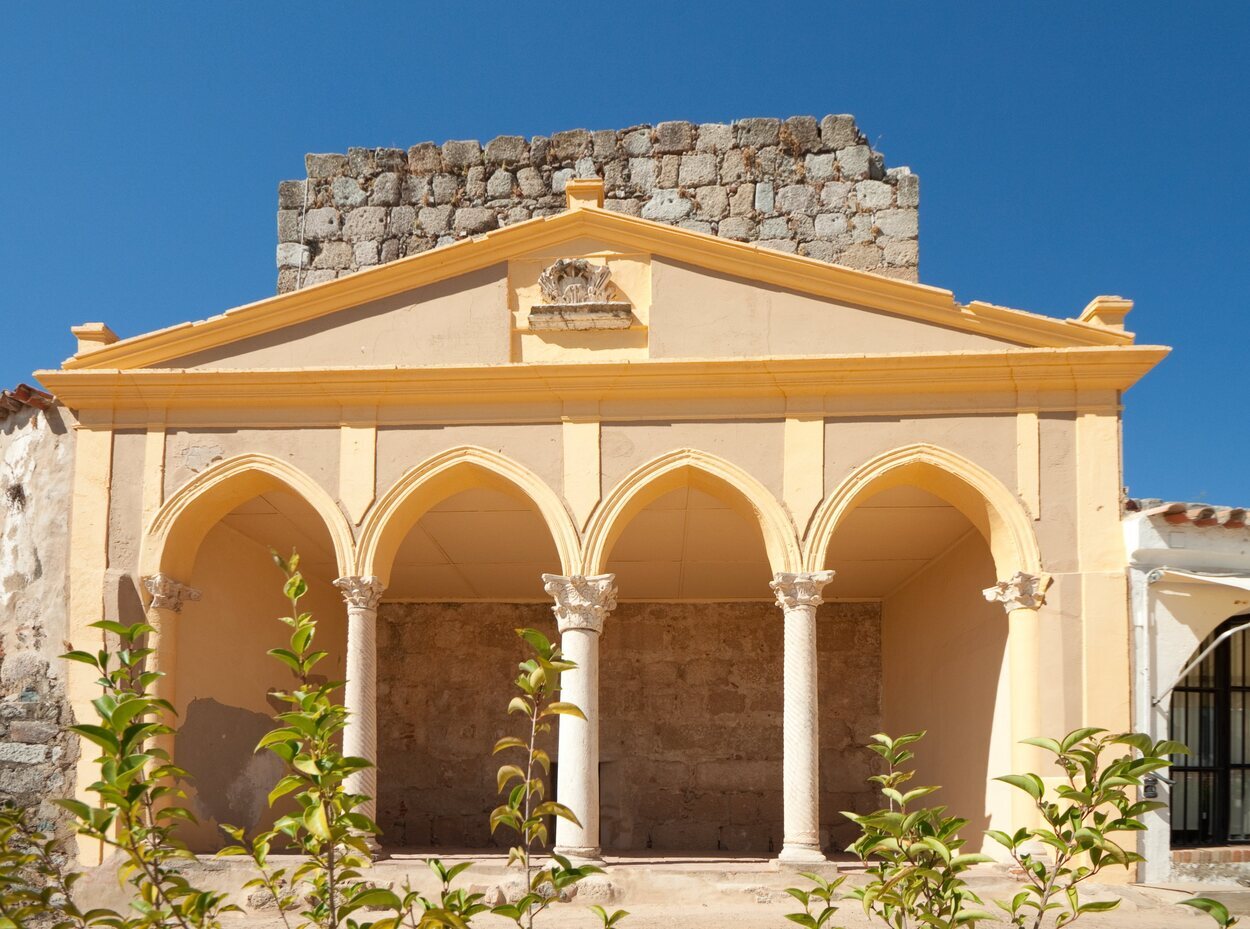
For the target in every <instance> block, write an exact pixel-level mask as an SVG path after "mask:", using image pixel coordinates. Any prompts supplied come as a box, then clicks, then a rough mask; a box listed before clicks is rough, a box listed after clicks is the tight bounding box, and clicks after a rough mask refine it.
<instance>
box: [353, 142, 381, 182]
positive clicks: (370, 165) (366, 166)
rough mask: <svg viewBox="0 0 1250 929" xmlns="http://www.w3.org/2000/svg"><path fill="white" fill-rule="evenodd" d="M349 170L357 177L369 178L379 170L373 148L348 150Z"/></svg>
mask: <svg viewBox="0 0 1250 929" xmlns="http://www.w3.org/2000/svg"><path fill="white" fill-rule="evenodd" d="M347 170H348V171H350V172H351V173H352V174H354V175H355V176H356V177H368V176H369V175H371V174H375V173H376V172H377V170H378V167H377V160H376V159H375V158H374V150H373V149H371V148H349V149H348V150H347Z"/></svg>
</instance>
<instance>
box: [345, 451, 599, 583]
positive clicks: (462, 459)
mask: <svg viewBox="0 0 1250 929" xmlns="http://www.w3.org/2000/svg"><path fill="white" fill-rule="evenodd" d="M500 483H503V484H505V485H509V486H510V488H511V489H512V490H514V491H516V490H519V491H520V492H521V493H522V494H523V495H524V496H525V497H526V498H527V499H528V500H529V501H530V502H531V503H533V504H534V507H535V508H536V509H537V510H538V512H539V515H540V516H542V518H543V521H544V522H545V523H546V524H547V529H548V530H549V531H550V532H551V538H552V541H553V542H554V543H555V546H556V551H557V553H558V554H559V556H560V565H561V570H562V571H563V572H564V573H566V574H570V573H574V572H575V570H576V566H577V564H578V563H579V561H580V559H579V545H578V537H577V529H576V528H575V527H574V525H573V519H572V517H571V516H570V515H569V512H568V510H567V509H565V506H564V504H563V503H562V502H561V501H560V498H559V497H558V496H557V495H556V493H555V491H553V490H552V489H551V488H550V487H549V486H548V485H547V484H546V483H545V482H544V481H543V480H542V478H540V477H539V476H538V475H537V474H535V473H534V472H533V471H530V470H529V469H528V468H526V467H524V466H523V465H520V464H518V463H517V462H515V461H513V460H512V459H511V458H507V457H506V456H504V455H501V454H499V453H498V452H493V451H491V450H490V449H486V448H480V447H478V446H475V445H464V446H460V447H459V448H453V449H449V450H447V451H445V452H440V453H439V454H437V455H435V456H433V457H432V458H428V459H426V460H425V461H424V462H422V463H421V464H419V465H417V466H416V467H415V468H412V469H410V470H409V471H407V472H406V473H405V474H404V475H403V477H401V478H400V479H399V480H398V481H396V482H395V484H394V486H393V487H391V488H390V489H389V490H387V492H386V493H385V494H383V495H382V498H381V499H380V500H378V503H377V505H376V506H374V508H373V510H372V511H371V512H370V513H369V515H368V516H367V517H366V519H365V523H364V526H363V527H362V528H361V531H360V545H359V555H358V558H357V564H358V566H359V573H360V574H362V575H365V576H369V575H376V576H377V577H379V578H381V579H382V582H383V583H387V582H389V580H390V573H391V568H392V566H393V564H394V561H395V555H396V553H397V552H398V551H399V546H400V544H401V543H402V542H403V541H404V538H405V537H406V536H407V535H408V533H409V531H411V529H412V527H413V526H414V525H416V523H417V520H419V519H420V518H421V517H422V516H423V515H424V514H425V512H426V511H427V510H429V509H430V507H432V506H434V505H436V504H438V503H440V502H441V501H443V500H445V499H447V498H448V497H451V496H453V495H454V494H457V493H460V492H461V491H463V490H469V489H471V488H474V487H489V486H491V485H496V486H498V485H499V484H500Z"/></svg>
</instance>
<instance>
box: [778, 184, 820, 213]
mask: <svg viewBox="0 0 1250 929" xmlns="http://www.w3.org/2000/svg"><path fill="white" fill-rule="evenodd" d="M815 209H816V193H815V191H813V190H812V188H810V187H808V186H807V185H806V184H790V185H788V186H786V187H783V188H781V190H779V191H777V210H778V211H779V212H782V213H806V212H810V211H814V210H815Z"/></svg>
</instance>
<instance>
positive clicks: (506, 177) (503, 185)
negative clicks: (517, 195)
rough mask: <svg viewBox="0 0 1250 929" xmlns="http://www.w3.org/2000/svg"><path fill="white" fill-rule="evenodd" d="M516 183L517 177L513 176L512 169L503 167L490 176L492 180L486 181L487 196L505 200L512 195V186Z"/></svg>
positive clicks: (492, 198)
mask: <svg viewBox="0 0 1250 929" xmlns="http://www.w3.org/2000/svg"><path fill="white" fill-rule="evenodd" d="M515 183H516V178H514V177H513V176H512V172H511V171H505V170H503V169H502V168H501V169H499V170H498V171H496V172H495V173H494V174H492V175H491V176H490V180H488V181H487V182H486V196H487V197H488V198H490V199H491V200H503V199H505V198H507V197H511V196H512V186H513V185H514V184H515Z"/></svg>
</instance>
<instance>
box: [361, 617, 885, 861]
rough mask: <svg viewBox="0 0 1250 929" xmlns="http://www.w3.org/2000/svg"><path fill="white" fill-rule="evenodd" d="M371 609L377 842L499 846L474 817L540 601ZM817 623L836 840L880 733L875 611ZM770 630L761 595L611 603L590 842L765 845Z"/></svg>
mask: <svg viewBox="0 0 1250 929" xmlns="http://www.w3.org/2000/svg"><path fill="white" fill-rule="evenodd" d="M378 617H379V640H378V653H379V656H380V673H379V681H378V728H379V768H380V770H379V794H380V798H379V799H380V803H379V810H378V813H379V820H380V823H381V825H382V827H383V830H384V831H385V835H384V836H383V844H384V845H388V846H393V847H394V846H404V845H407V846H410V847H413V846H443V847H476V848H485V847H490V846H492V844H506V842H507V839H506V837H503V836H500V837H498V838H496V839H494V840H492V838H491V837H490V834H489V828H488V825H487V817H488V816H489V812H490V810H491V809H492V808H493V807H494V806H495V805H496V804H497V803H498V800H497V798H496V794H495V770H496V768H497V767H498V764H499V759H497V758H492V757H490V756H489V751H490V748H491V746H492V745H493V744H494V742H495V740H496V739H498V738H499V737H500V736H502V735H504V734H507V733H510V732H512V728H510V725H509V722H510V721H509V720H508V718H507V717H506V716H505V708H506V706H507V703H508V700H509V699H510V697H511V680H512V678H513V677H514V676H515V674H516V664H517V662H518V661H519V660H520V659H521V657H522V656H523V648H522V646H521V645H520V643H519V642H518V641H517V639H516V636H515V634H514V633H513V630H514V629H516V628H519V627H522V626H534V627H536V628H539V629H542V630H544V631H545V632H547V633H548V634H550V635H552V636H554V635H556V631H555V622H554V620H553V618H552V616H551V611H550V608H549V607H547V606H545V605H543V604H532V605H530V604H524V605H522V604H483V603H479V604H388V603H384V604H382V606H381V608H380V610H379V614H378ZM818 623H819V649H820V660H821V669H820V670H821V695H820V698H821V716H822V730H821V755H822V798H821V801H822V811H823V813H822V819H823V820H824V822H825V823H826V824H827V827H828V828H827V829H826V830H825V833H826V839H827V841H829V842H832V843H834V844H838V843H840V844H842V845H845V844H846V843H845V841H844V839H845V838H846V836H847V835H849V831H848V830H847V829H846V827H844V826H842V825H841V823H840V820H841V817H840V816H839V815H838V811H839V810H846V809H866V808H868V807H869V806H870V804H871V791H870V790H869V789H868V787H867V785H866V784H865V778H866V777H867V776H868V775H869V774H871V773H874V769H873V768H872V762H871V758H873V757H875V756H871V755H869V754H868V753H867V752H866V751H864V750H862V749H861V748H860V747H859V746H861V745H862V744H863V743H864V742H866V741H867V739H868V737H869V736H870V735H871V734H872V733H873V732H877V731H879V730H880V727H881V694H880V678H881V675H880V662H881V628H880V624H881V617H880V608H879V606H878V605H877V604H826V605H825V606H823V607H821V610H820V612H819V614H818ZM781 630H782V622H781V614H780V611H779V610H778V609H777V607H776V606H775V605H773V604H771V603H700V604H681V603H678V604H657V603H648V604H630V603H626V604H621V605H620V606H619V607H618V608H617V609H616V610H615V611H614V612H613V613H612V615H611V616H610V617H609V618H608V624H607V628H606V630H605V633H604V637H603V641H602V645H601V656H600V673H601V682H600V709H601V714H602V715H601V736H600V738H601V750H600V757H601V767H600V775H601V816H602V837H603V843H604V846H605V848H609V849H618V850H626V849H646V848H653V849H657V850H664V849H668V850H687V851H690V850H702V851H713V850H716V849H724V850H728V851H733V852H742V853H758V854H766V853H767V852H768V851H769V850H770V849H771V850H772V851H774V852H775V851H777V850H778V849H779V848H780V845H781V816H782V807H781V770H782V769H781V751H782V740H781V711H782V651H781V647H782V640H781ZM512 722H515V720H513V721H512ZM552 742H553V743H554V739H553V740H552ZM549 747H551V748H554V744H552V745H551V746H549ZM557 766H558V760H557ZM401 804H402V806H401Z"/></svg>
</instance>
